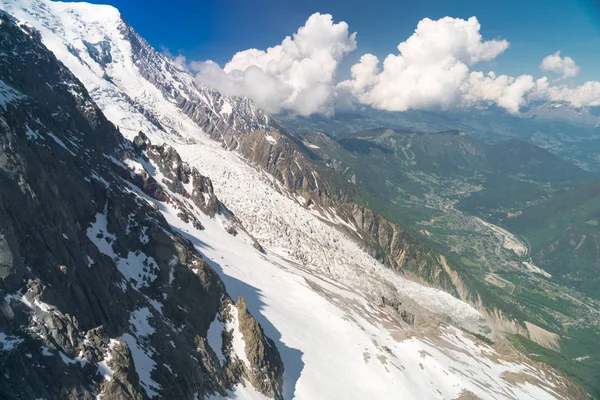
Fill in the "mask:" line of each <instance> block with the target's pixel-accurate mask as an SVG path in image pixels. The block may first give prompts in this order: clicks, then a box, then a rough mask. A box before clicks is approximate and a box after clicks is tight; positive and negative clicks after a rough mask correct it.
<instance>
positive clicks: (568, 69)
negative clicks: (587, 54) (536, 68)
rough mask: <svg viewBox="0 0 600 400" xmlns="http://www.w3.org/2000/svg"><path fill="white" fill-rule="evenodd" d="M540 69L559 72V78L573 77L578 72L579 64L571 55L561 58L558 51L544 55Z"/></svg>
mask: <svg viewBox="0 0 600 400" xmlns="http://www.w3.org/2000/svg"><path fill="white" fill-rule="evenodd" d="M540 69H541V70H542V71H549V72H554V73H556V74H559V75H560V79H568V78H573V77H575V76H577V74H579V66H578V65H577V64H576V63H575V61H574V60H573V59H572V58H571V57H564V58H562V57H561V56H560V51H557V52H556V53H554V54H551V55H549V56H546V57H544V59H543V60H542V63H541V64H540Z"/></svg>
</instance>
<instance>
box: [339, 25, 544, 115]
mask: <svg viewBox="0 0 600 400" xmlns="http://www.w3.org/2000/svg"><path fill="white" fill-rule="evenodd" d="M480 28H481V26H480V24H479V21H477V18H475V17H471V18H469V19H468V20H463V19H460V18H450V17H445V18H442V19H439V20H435V21H434V20H431V19H429V18H425V19H423V20H421V21H420V22H419V24H418V25H417V29H416V30H415V33H414V34H413V35H412V36H410V37H409V38H408V39H407V40H406V41H404V42H402V43H400V44H399V45H398V51H399V54H397V55H396V54H389V55H388V56H387V57H386V58H385V60H384V62H383V67H382V69H381V70H380V69H379V60H378V59H377V57H375V56H374V55H371V54H366V55H364V56H363V57H362V58H361V59H360V62H359V63H358V64H356V65H354V66H353V67H352V69H351V73H352V79H351V80H348V81H344V82H341V83H340V84H339V85H338V97H340V98H343V97H344V96H346V95H347V94H349V93H350V94H352V95H353V96H354V97H355V98H356V100H357V101H358V102H359V103H362V104H368V105H371V106H373V107H375V108H379V109H383V110H389V111H406V110H409V109H424V108H443V109H447V108H450V107H454V106H457V105H461V104H472V103H475V102H481V101H485V102H493V103H497V104H498V105H499V106H500V107H503V108H505V109H507V110H508V111H509V112H513V113H516V112H518V109H519V106H520V105H522V104H523V103H524V99H523V96H524V95H525V94H526V93H527V92H528V91H529V90H531V89H532V88H533V87H534V83H533V78H532V77H530V76H526V77H519V78H510V77H507V76H504V75H503V76H499V77H496V76H495V74H493V73H492V74H490V75H487V76H484V75H483V73H481V72H474V73H470V71H469V67H471V66H472V65H474V64H476V63H479V62H487V61H492V60H494V59H495V58H496V57H498V56H499V55H500V54H502V53H503V52H504V51H505V50H506V49H507V48H508V47H509V43H508V42H507V41H506V40H488V41H484V40H483V38H482V36H481V34H480V32H479V30H480Z"/></svg>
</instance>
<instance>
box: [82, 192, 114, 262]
mask: <svg viewBox="0 0 600 400" xmlns="http://www.w3.org/2000/svg"><path fill="white" fill-rule="evenodd" d="M107 215H108V202H107V203H106V205H105V206H104V212H102V213H97V214H96V218H95V219H94V222H92V224H91V225H90V226H89V228H88V229H87V231H86V234H87V237H88V238H89V239H90V240H91V241H92V242H93V243H94V244H95V245H96V247H97V248H98V251H100V253H102V254H105V255H107V256H109V257H110V258H113V259H114V258H115V257H117V254H116V253H115V252H114V250H113V248H112V242H113V241H114V240H116V237H115V235H113V234H112V233H109V232H108V219H107Z"/></svg>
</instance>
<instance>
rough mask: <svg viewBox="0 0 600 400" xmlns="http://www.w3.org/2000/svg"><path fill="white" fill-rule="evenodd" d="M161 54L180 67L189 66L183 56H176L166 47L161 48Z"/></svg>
mask: <svg viewBox="0 0 600 400" xmlns="http://www.w3.org/2000/svg"><path fill="white" fill-rule="evenodd" d="M160 52H161V53H162V54H163V55H164V56H165V57H167V58H168V59H169V60H171V61H173V63H174V64H176V65H179V66H180V67H185V66H186V64H187V59H186V57H185V56H184V55H183V54H178V55H174V54H173V53H171V51H170V50H169V49H168V48H167V47H165V46H162V47H161V49H160Z"/></svg>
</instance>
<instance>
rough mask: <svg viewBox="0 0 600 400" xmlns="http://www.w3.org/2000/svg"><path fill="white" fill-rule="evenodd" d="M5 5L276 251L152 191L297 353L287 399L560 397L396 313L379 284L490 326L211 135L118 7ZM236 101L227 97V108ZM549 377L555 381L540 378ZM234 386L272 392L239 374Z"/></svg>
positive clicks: (434, 309)
mask: <svg viewBox="0 0 600 400" xmlns="http://www.w3.org/2000/svg"><path fill="white" fill-rule="evenodd" d="M2 7H3V8H4V9H5V10H6V11H8V12H9V13H11V14H13V15H14V16H15V17H17V18H18V19H20V20H22V21H25V22H26V23H28V24H29V25H32V26H33V27H35V28H36V29H38V30H40V31H41V33H42V36H43V40H44V43H45V44H46V45H47V46H48V47H49V48H50V50H52V51H53V52H54V53H55V55H56V56H57V57H58V58H59V59H60V60H61V61H62V62H63V63H64V64H65V65H66V66H67V67H68V68H69V69H71V71H72V72H73V73H74V74H75V75H76V76H77V77H78V78H79V79H80V80H81V81H82V82H83V83H84V85H85V86H86V88H87V89H88V91H89V92H90V94H91V96H92V97H93V98H94V100H95V101H96V102H97V103H98V105H99V106H100V107H101V109H102V110H103V112H104V113H105V114H106V116H107V117H108V118H109V119H110V120H111V121H113V122H114V123H115V124H116V125H118V126H119V127H120V130H121V133H123V135H125V136H126V137H128V138H129V139H132V138H133V136H134V135H135V134H137V132H138V131H140V130H142V131H144V133H146V134H147V135H148V137H150V139H151V140H152V141H153V142H154V143H163V142H167V143H169V144H171V145H173V146H174V147H175V148H176V149H177V150H178V151H179V152H180V154H181V156H182V158H183V160H184V161H187V162H189V163H190V164H191V165H193V166H196V167H197V168H198V169H199V170H200V171H201V173H203V174H204V175H207V176H209V177H210V178H211V179H212V180H213V182H214V186H215V191H216V194H217V196H218V197H219V198H220V200H221V201H222V202H223V203H224V204H226V205H227V207H228V208H230V209H231V210H232V211H233V212H234V213H235V214H236V216H237V217H238V218H239V219H240V220H241V221H242V223H243V224H244V226H245V227H246V229H247V230H248V231H249V233H250V234H252V235H253V236H254V237H256V238H257V239H258V240H259V242H260V243H261V244H262V245H263V246H264V247H265V248H266V249H267V254H266V255H265V254H262V253H260V252H258V251H256V250H255V249H254V248H253V247H252V242H253V239H252V238H251V237H249V236H248V235H246V234H245V233H243V232H241V233H240V234H238V235H237V236H232V235H230V234H229V233H227V231H226V229H225V228H226V226H227V224H228V223H229V222H228V221H226V220H225V218H224V217H222V216H217V217H215V218H214V219H211V218H209V217H207V216H206V215H204V214H203V213H202V212H200V210H198V209H196V208H195V206H193V205H192V204H191V203H190V202H189V201H187V200H185V199H182V201H185V202H187V203H188V205H189V207H190V209H194V210H195V213H196V214H197V217H198V219H199V220H200V221H201V222H202V224H203V225H204V226H205V228H206V229H205V230H202V231H199V230H197V229H195V228H194V227H193V226H192V225H191V224H186V223H184V222H183V221H181V220H180V219H179V217H178V216H177V210H175V209H173V208H171V207H170V206H169V205H168V204H163V203H159V202H157V201H156V200H153V199H150V198H147V199H146V200H148V201H151V202H154V203H156V204H157V206H158V207H159V208H160V210H161V211H162V212H163V214H164V215H165V217H166V218H167V220H168V222H169V223H170V224H171V225H173V226H174V227H176V228H177V229H179V231H180V232H181V233H182V234H184V235H186V236H187V237H188V238H189V239H190V240H191V241H192V242H193V243H194V244H195V245H196V247H197V248H198V250H199V251H200V252H201V253H202V254H203V255H204V256H205V257H206V259H207V260H208V261H209V262H210V263H211V265H212V266H213V268H215V270H217V272H219V274H220V275H221V277H222V279H223V281H224V282H225V284H226V286H227V289H228V291H229V293H230V294H231V295H232V296H234V297H235V296H243V297H244V298H245V299H246V302H247V304H248V308H249V310H250V311H251V312H252V313H253V314H254V315H255V316H256V317H257V319H258V320H259V322H260V323H261V325H262V326H263V328H264V329H265V333H266V334H267V335H268V336H270V337H271V338H273V339H274V340H275V341H276V342H277V345H278V348H279V350H280V352H281V354H282V357H283V361H284V364H285V387H284V389H285V394H286V398H298V399H319V398H322V399H331V398H344V399H364V398H380V399H387V398H399V397H404V398H417V397H420V398H432V399H433V398H447V399H451V398H456V397H458V395H459V394H460V393H461V392H462V391H463V390H469V391H471V392H474V393H477V395H478V396H480V397H482V398H520V399H526V398H532V399H533V398H535V399H541V398H553V397H555V396H554V395H555V393H554V392H553V391H554V390H555V388H556V387H555V386H553V385H559V383H557V380H556V378H555V377H554V376H553V375H552V374H551V373H550V372H547V371H546V372H544V371H542V370H540V369H536V368H535V367H533V366H532V365H531V364H530V362H529V361H528V360H527V359H524V358H522V357H514V355H512V356H511V357H510V359H507V358H506V357H505V355H503V354H498V353H497V352H496V351H495V350H494V349H492V348H490V347H489V346H487V345H485V344H483V343H481V342H479V341H477V340H475V339H474V338H472V337H470V336H468V335H466V334H465V333H463V332H462V331H460V330H458V329H457V328H455V327H452V326H448V325H437V324H435V323H430V324H429V325H428V326H421V327H419V328H418V329H417V330H415V331H411V330H409V329H408V328H406V326H405V325H406V324H403V323H402V321H400V319H399V317H398V316H397V315H395V314H394V312H392V311H391V310H389V309H388V308H385V307H380V306H379V305H378V302H377V300H378V299H380V298H381V296H385V297H386V298H395V297H397V296H400V298H401V299H403V300H404V301H408V302H413V303H414V304H418V305H420V306H422V307H424V310H423V312H424V313H428V314H431V315H434V314H435V315H440V314H441V315H446V316H449V317H450V318H451V319H452V321H454V322H455V323H456V324H459V325H460V326H463V327H467V328H469V330H472V331H481V330H482V329H485V320H484V319H483V318H482V316H481V315H480V314H479V313H478V312H477V311H476V310H475V309H473V308H472V307H470V306H469V305H467V304H466V303H464V302H461V301H460V300H458V299H455V298H454V297H452V296H450V295H448V294H446V293H444V292H441V291H439V290H436V289H432V288H427V287H424V286H421V285H418V284H416V283H414V282H412V281H408V280H406V279H403V278H402V277H399V276H398V275H396V274H394V273H392V272H391V271H389V270H388V269H386V268H385V267H383V266H382V265H381V264H379V263H378V262H377V261H376V260H374V259H373V258H371V257H370V256H368V255H367V254H366V253H364V252H363V251H362V250H361V249H360V247H359V246H358V244H356V243H355V242H353V241H352V240H350V239H349V238H348V237H346V236H345V235H344V234H342V233H341V232H340V231H338V230H337V229H335V227H332V226H330V225H328V224H326V223H324V222H323V221H321V220H320V219H319V218H318V217H316V216H315V215H313V214H311V212H310V211H309V210H306V209H305V208H303V207H301V206H300V205H299V204H298V203H297V201H296V200H294V199H293V198H291V197H289V196H288V195H287V194H286V193H284V191H283V189H282V188H280V187H279V186H278V185H277V184H276V183H274V182H273V180H272V178H271V177H269V176H267V175H266V174H265V173H263V172H262V171H259V170H257V169H255V168H253V167H251V166H249V165H247V164H246V163H245V162H244V161H243V160H242V159H241V158H240V157H239V156H238V155H237V154H236V153H233V152H229V151H226V150H224V149H223V148H222V147H221V145H220V144H219V143H216V142H214V141H212V140H210V139H209V138H207V137H206V135H205V134H204V132H203V131H202V129H200V127H199V126H198V125H196V124H195V123H194V122H193V121H192V120H191V119H189V118H188V117H186V116H185V115H183V113H182V112H181V111H180V110H179V108H177V106H176V105H175V104H174V103H173V101H172V98H170V97H169V96H168V95H167V94H165V93H164V92H162V91H161V90H159V89H158V88H157V87H155V86H154V85H152V84H151V83H150V82H148V81H147V80H146V79H145V78H144V76H142V74H141V73H140V71H139V70H138V69H137V67H136V66H135V64H134V63H133V61H132V56H133V54H132V51H131V45H130V43H129V42H128V41H127V40H126V38H125V37H124V36H123V30H122V26H123V25H122V24H124V22H123V21H122V20H121V19H120V15H119V13H118V11H117V10H116V9H114V8H112V7H109V6H97V5H89V4H84V3H54V2H49V1H41V0H8V1H6V0H5V1H4V2H3V3H2ZM86 43H87V44H86ZM90 45H92V47H93V48H95V49H96V51H101V50H102V49H106V48H109V49H110V51H109V54H110V62H106V60H107V59H108V58H106V57H104V60H105V61H102V62H98V57H97V56H92V53H93V52H92V53H90V50H89V47H90ZM158 56H160V55H158ZM162 64H163V66H165V65H170V67H171V68H168V69H167V68H165V69H159V70H156V71H153V73H155V74H162V75H163V76H164V79H170V78H169V76H170V75H169V74H172V73H171V72H170V71H172V70H173V69H172V68H175V67H174V66H173V65H172V64H170V61H168V60H167V59H164V58H163V59H162ZM173 82H174V83H173V84H174V85H181V84H182V82H184V83H185V82H188V84H190V85H191V84H192V77H191V75H186V72H185V71H183V70H180V69H179V72H178V77H177V79H175V78H173ZM209 103H210V101H207V106H208V104H209ZM230 106H231V105H229V106H225V110H226V111H227V113H231V112H232V111H231V110H230V109H229V107H230ZM227 113H226V114H227ZM156 121H158V122H159V123H158V124H157V123H156ZM130 164H131V165H133V166H134V168H140V165H139V164H133V163H130ZM156 170H157V169H156V168H154V169H152V170H149V171H147V172H148V173H150V174H153V173H154V174H156ZM157 178H160V177H158V176H157ZM96 222H97V223H100V222H101V221H100V219H97V221H96ZM98 229H100V226H99V225H98ZM425 310H428V311H425ZM213 343H218V341H213ZM238 345H239V343H238ZM213 350H215V353H217V354H220V349H213ZM238 351H239V348H238ZM512 374H518V377H519V379H516V378H514V377H513V375H512ZM511 377H513V378H511ZM519 382H523V383H519ZM542 382H543V384H544V385H546V386H548V387H549V389H547V390H543V389H541V388H539V387H538V386H539V385H541V384H542ZM536 383H537V384H538V385H536ZM148 389H149V390H151V389H150V384H148ZM231 397H232V398H259V397H260V395H258V394H257V393H256V392H255V391H254V390H252V389H250V386H246V387H242V386H240V387H238V388H237V390H236V391H234V392H232V393H231Z"/></svg>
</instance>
